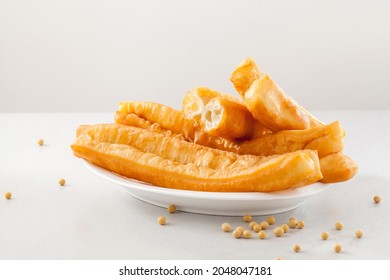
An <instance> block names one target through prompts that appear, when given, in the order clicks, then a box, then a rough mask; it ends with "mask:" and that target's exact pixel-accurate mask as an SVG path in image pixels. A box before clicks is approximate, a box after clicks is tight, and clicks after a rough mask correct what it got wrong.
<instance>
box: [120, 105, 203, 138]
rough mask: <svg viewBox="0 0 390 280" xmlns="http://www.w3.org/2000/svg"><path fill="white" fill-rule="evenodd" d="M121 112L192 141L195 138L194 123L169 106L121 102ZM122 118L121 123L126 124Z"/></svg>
mask: <svg viewBox="0 0 390 280" xmlns="http://www.w3.org/2000/svg"><path fill="white" fill-rule="evenodd" d="M119 112H121V113H124V114H135V115H137V116H139V117H141V118H143V119H145V120H147V121H150V122H152V123H158V124H159V125H160V126H161V127H162V128H164V129H168V130H170V131H172V132H173V133H175V134H181V135H183V136H184V137H185V138H186V139H189V140H190V141H193V139H194V138H195V130H196V126H195V125H194V123H193V122H192V121H191V120H190V119H188V118H186V117H185V115H184V114H183V113H182V112H181V111H178V110H175V109H173V108H171V107H169V106H165V105H162V104H159V103H154V102H120V103H119ZM116 115H117V116H118V115H119V113H116ZM119 117H120V116H119ZM120 118H121V119H120V121H121V123H123V124H126V120H125V119H124V118H123V117H120ZM128 121H134V120H128Z"/></svg>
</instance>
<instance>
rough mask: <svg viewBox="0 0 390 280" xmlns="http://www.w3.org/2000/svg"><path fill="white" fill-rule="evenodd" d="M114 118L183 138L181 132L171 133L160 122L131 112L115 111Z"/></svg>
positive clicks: (121, 121) (117, 121)
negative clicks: (153, 121)
mask: <svg viewBox="0 0 390 280" xmlns="http://www.w3.org/2000/svg"><path fill="white" fill-rule="evenodd" d="M114 119H115V122H116V123H119V124H126V125H130V126H135V127H139V128H144V129H147V130H149V131H153V132H157V133H162V134H164V135H165V136H175V137H181V138H182V139H184V136H183V135H182V134H175V133H172V131H171V130H169V129H164V128H162V127H161V126H160V124H158V123H156V122H155V123H152V122H150V121H148V120H145V119H143V118H141V117H139V116H138V115H136V114H132V113H130V114H128V113H124V112H121V111H116V112H115V116H114ZM80 127H82V126H80ZM77 135H78V134H77Z"/></svg>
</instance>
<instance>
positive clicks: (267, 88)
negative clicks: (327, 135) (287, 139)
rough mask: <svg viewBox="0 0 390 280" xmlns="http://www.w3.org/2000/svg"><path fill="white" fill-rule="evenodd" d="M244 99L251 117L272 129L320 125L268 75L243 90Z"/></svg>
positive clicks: (279, 129)
mask: <svg viewBox="0 0 390 280" xmlns="http://www.w3.org/2000/svg"><path fill="white" fill-rule="evenodd" d="M244 99H245V103H246V104H247V106H248V109H249V111H251V112H252V115H253V117H254V118H255V119H257V120H258V121H259V122H261V123H262V124H263V125H264V126H265V127H267V128H268V129H270V130H272V131H281V130H293V129H307V128H311V127H316V126H319V125H322V123H321V122H320V121H318V120H317V119H316V118H314V117H313V116H312V115H310V113H308V112H307V111H306V110H304V109H303V108H302V107H301V106H300V105H298V103H297V102H295V101H294V100H293V99H292V98H291V97H289V96H288V95H287V94H286V93H285V92H284V91H283V90H282V89H281V88H280V87H279V86H278V85H277V84H276V83H275V82H274V81H273V80H272V79H271V77H270V76H268V75H263V76H261V77H260V78H258V79H257V80H255V81H254V82H253V83H252V85H251V86H250V88H249V89H248V90H247V91H246V92H245V98H244Z"/></svg>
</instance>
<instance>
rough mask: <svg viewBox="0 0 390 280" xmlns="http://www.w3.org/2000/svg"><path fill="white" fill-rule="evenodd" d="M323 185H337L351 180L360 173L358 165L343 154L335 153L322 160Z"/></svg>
mask: <svg viewBox="0 0 390 280" xmlns="http://www.w3.org/2000/svg"><path fill="white" fill-rule="evenodd" d="M320 165H321V172H322V175H323V176H324V178H322V179H321V182H323V183H337V182H343V181H347V180H349V179H351V178H352V177H353V176H355V174H356V173H357V171H358V166H357V164H356V163H355V162H354V161H353V160H352V159H351V158H350V157H348V156H346V155H344V154H343V153H341V152H340V153H334V154H330V155H327V156H325V157H323V158H321V159H320Z"/></svg>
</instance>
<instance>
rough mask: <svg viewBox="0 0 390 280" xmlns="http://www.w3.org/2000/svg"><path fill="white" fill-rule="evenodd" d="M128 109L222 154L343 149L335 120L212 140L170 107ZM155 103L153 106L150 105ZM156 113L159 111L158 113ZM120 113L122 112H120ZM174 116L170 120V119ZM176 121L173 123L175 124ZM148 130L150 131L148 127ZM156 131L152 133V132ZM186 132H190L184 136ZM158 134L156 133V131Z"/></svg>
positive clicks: (140, 105)
mask: <svg viewBox="0 0 390 280" xmlns="http://www.w3.org/2000/svg"><path fill="white" fill-rule="evenodd" d="M127 104H128V108H134V110H132V112H134V111H137V112H142V114H141V116H139V117H140V118H143V119H146V121H149V123H153V124H154V123H157V124H158V125H159V126H158V127H160V128H162V129H166V130H171V131H172V132H173V133H174V134H181V135H183V136H186V137H185V138H186V140H188V141H191V142H195V143H197V144H200V145H204V146H207V147H211V148H215V149H221V150H225V151H230V152H235V153H239V154H252V155H258V156H269V155H274V154H283V153H288V152H294V151H298V150H304V149H312V150H316V151H318V155H319V157H323V156H326V155H328V154H331V153H337V152H340V151H342V150H343V147H344V146H343V137H344V130H343V128H342V127H341V125H340V122H339V121H336V122H333V123H330V124H327V125H323V126H318V127H314V128H310V129H304V130H287V131H280V132H276V133H268V134H265V135H264V136H262V137H260V138H257V139H252V140H246V141H235V140H231V139H227V138H224V137H216V136H212V135H209V134H207V133H205V132H204V131H203V130H202V129H200V128H199V127H195V126H194V125H193V124H192V123H191V122H190V123H188V121H189V120H188V119H187V121H183V119H185V117H184V115H183V113H182V112H181V111H178V110H175V109H173V108H170V107H167V106H164V105H160V104H156V105H155V106H153V112H154V113H153V115H152V116H150V115H148V114H147V113H145V112H144V111H143V110H141V109H143V108H148V107H149V105H148V104H149V103H148V102H147V104H143V102H135V103H132V105H130V103H127ZM152 104H155V103H152ZM159 111H162V112H161V113H160V112H159ZM122 113H123V112H122ZM118 114H120V112H119V113H118V112H117V113H116V117H115V118H116V122H117V123H120V124H125V125H130V126H137V127H142V128H147V127H145V126H144V125H142V126H140V125H138V123H139V121H138V120H137V119H135V118H127V119H126V113H124V114H122V115H120V116H118ZM164 114H166V115H168V116H169V117H170V120H171V121H169V122H168V121H166V120H164V119H158V118H156V117H155V116H159V115H160V116H163V115H164ZM172 116H174V118H173V117H172ZM175 118H177V120H178V121H177V122H175V121H174V120H175ZM190 126H192V128H191V127H190ZM148 130H152V131H153V129H150V128H148ZM154 131H156V130H154ZM189 131H190V133H188V132H189ZM157 132H158V131H157Z"/></svg>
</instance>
